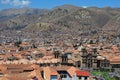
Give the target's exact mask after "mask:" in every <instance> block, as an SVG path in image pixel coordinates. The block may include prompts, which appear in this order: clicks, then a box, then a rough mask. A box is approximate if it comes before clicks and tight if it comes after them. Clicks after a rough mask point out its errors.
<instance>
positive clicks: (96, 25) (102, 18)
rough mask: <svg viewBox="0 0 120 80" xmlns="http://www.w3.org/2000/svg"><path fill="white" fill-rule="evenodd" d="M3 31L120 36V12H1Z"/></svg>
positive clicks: (66, 8)
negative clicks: (119, 34)
mask: <svg viewBox="0 0 120 80" xmlns="http://www.w3.org/2000/svg"><path fill="white" fill-rule="evenodd" d="M0 30H1V31H4V30H22V31H25V32H26V31H27V32H38V33H39V32H40V33H41V32H42V33H47V32H51V33H50V34H51V35H52V34H54V33H55V34H66V33H68V34H72V33H75V34H78V35H80V34H85V33H87V34H91V33H94V32H97V31H99V30H111V31H112V30H115V31H117V32H116V33H119V32H120V9H119V8H109V7H106V8H97V7H88V8H82V7H77V6H73V5H63V6H57V7H55V8H53V9H51V10H44V9H31V8H22V9H7V10H1V11H0Z"/></svg>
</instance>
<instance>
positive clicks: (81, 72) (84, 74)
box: [75, 70, 90, 76]
mask: <svg viewBox="0 0 120 80" xmlns="http://www.w3.org/2000/svg"><path fill="white" fill-rule="evenodd" d="M75 72H76V75H77V76H90V73H89V72H87V71H82V70H77V71H75Z"/></svg>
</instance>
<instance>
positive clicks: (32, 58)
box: [0, 38, 120, 80]
mask: <svg viewBox="0 0 120 80" xmlns="http://www.w3.org/2000/svg"><path fill="white" fill-rule="evenodd" d="M118 68H120V46H119V45H112V44H108V43H100V42H95V43H94V41H88V42H87V43H86V42H85V43H81V42H79V40H78V39H77V38H74V39H73V40H72V41H70V40H68V41H66V40H57V41H54V40H44V41H34V40H27V39H26V40H21V41H16V42H6V43H1V44H0V80H95V77H94V76H93V75H91V71H92V70H93V69H96V70H99V69H109V70H113V69H114V70H116V69H118Z"/></svg>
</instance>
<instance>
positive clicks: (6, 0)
mask: <svg viewBox="0 0 120 80" xmlns="http://www.w3.org/2000/svg"><path fill="white" fill-rule="evenodd" d="M1 3H2V4H9V3H10V0H1Z"/></svg>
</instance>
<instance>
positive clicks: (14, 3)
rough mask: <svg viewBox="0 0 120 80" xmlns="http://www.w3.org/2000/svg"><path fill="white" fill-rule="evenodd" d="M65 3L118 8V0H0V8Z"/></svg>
mask: <svg viewBox="0 0 120 80" xmlns="http://www.w3.org/2000/svg"><path fill="white" fill-rule="evenodd" d="M65 4H70V5H75V6H81V7H83V6H86V7H114V8H120V0H0V10H1V9H9V8H23V7H30V8H42V9H51V8H54V7H56V6H61V5H65Z"/></svg>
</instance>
